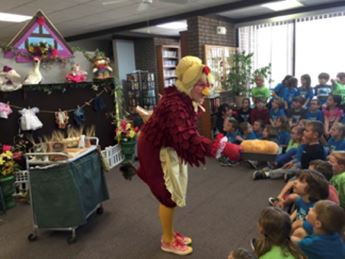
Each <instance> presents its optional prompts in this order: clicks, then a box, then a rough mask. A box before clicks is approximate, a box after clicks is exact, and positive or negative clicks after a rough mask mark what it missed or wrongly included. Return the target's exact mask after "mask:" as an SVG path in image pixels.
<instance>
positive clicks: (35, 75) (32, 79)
mask: <svg viewBox="0 0 345 259" xmlns="http://www.w3.org/2000/svg"><path fill="white" fill-rule="evenodd" d="M33 61H34V67H33V69H32V70H31V71H30V72H29V74H28V75H27V76H26V78H25V80H24V82H23V85H34V84H39V83H41V81H42V74H41V72H40V63H41V61H40V59H39V58H38V57H34V58H33Z"/></svg>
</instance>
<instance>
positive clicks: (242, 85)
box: [223, 51, 253, 95]
mask: <svg viewBox="0 0 345 259" xmlns="http://www.w3.org/2000/svg"><path fill="white" fill-rule="evenodd" d="M252 57H253V53H249V54H246V53H245V52H244V51H243V52H238V53H236V54H234V55H232V56H231V57H230V60H229V64H230V67H231V68H230V72H229V74H228V76H227V78H226V79H225V81H224V83H223V88H224V89H225V90H230V91H231V92H232V93H233V94H234V95H246V94H247V92H248V91H249V83H250V82H251V79H252Z"/></svg>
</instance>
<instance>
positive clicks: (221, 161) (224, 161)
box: [218, 157, 232, 166]
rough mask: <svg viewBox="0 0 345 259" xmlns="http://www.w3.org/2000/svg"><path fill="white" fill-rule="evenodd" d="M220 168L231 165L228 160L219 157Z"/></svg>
mask: <svg viewBox="0 0 345 259" xmlns="http://www.w3.org/2000/svg"><path fill="white" fill-rule="evenodd" d="M218 161H219V164H220V166H232V163H231V161H230V160H229V159H227V158H225V157H221V158H219V159H218Z"/></svg>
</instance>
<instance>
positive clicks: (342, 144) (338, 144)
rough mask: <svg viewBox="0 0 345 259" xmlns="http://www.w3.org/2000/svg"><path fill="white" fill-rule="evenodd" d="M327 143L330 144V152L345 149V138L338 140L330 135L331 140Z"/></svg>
mask: <svg viewBox="0 0 345 259" xmlns="http://www.w3.org/2000/svg"><path fill="white" fill-rule="evenodd" d="M327 145H328V146H329V149H330V150H329V152H331V151H333V150H337V151H341V150H342V151H345V139H341V140H336V139H335V138H333V137H330V138H329V140H328V141H327Z"/></svg>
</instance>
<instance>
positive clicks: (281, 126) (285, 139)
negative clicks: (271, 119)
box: [275, 116, 291, 150]
mask: <svg viewBox="0 0 345 259" xmlns="http://www.w3.org/2000/svg"><path fill="white" fill-rule="evenodd" d="M275 127H276V128H277V129H278V136H277V140H278V144H279V146H281V148H282V150H285V149H286V147H287V145H288V143H289V141H290V138H291V134H290V125H289V121H288V119H287V118H286V117H285V116H283V117H279V118H277V120H276V124H275Z"/></svg>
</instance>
